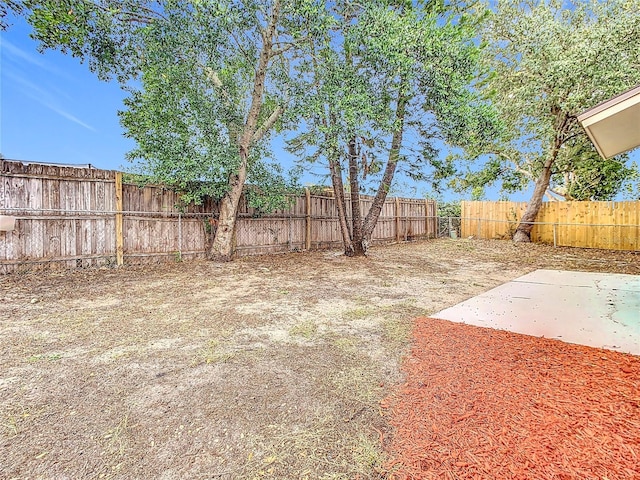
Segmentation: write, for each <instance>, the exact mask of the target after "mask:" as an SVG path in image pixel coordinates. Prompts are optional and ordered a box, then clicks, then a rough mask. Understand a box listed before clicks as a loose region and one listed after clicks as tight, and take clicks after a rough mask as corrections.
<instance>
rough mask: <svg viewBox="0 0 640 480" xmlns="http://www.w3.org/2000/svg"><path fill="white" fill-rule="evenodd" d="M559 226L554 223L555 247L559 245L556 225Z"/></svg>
mask: <svg viewBox="0 0 640 480" xmlns="http://www.w3.org/2000/svg"><path fill="white" fill-rule="evenodd" d="M557 226H558V224H557V223H554V224H553V247H554V248H555V247H557V246H558V236H557V232H556V227H557Z"/></svg>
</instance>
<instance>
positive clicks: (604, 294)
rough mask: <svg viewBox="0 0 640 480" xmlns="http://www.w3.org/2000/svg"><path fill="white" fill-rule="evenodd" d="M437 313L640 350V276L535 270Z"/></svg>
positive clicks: (519, 330) (503, 327)
mask: <svg viewBox="0 0 640 480" xmlns="http://www.w3.org/2000/svg"><path fill="white" fill-rule="evenodd" d="M433 317H434V318H440V319H443V320H450V321H452V322H461V323H467V324H470V325H477V326H480V327H488V328H496V329H500V330H508V331H511V332H516V333H522V334H525V335H532V336H537V337H546V338H555V339H558V340H562V341H565V342H569V343H577V344H580V345H587V346H591V347H598V348H606V349H609V350H617V351H620V352H626V353H631V354H634V355H640V276H639V275H623V274H607V273H589V272H568V271H560V270H537V271H535V272H532V273H529V274H527V275H524V276H522V277H520V278H517V279H515V280H513V281H511V282H508V283H505V284H504V285H501V286H499V287H497V288H494V289H493V290H489V291H488V292H485V293H483V294H481V295H478V296H476V297H473V298H471V299H469V300H467V301H465V302H462V303H459V304H458V305H455V306H453V307H451V308H447V309H446V310H443V311H441V312H439V313H436V314H435V315H433Z"/></svg>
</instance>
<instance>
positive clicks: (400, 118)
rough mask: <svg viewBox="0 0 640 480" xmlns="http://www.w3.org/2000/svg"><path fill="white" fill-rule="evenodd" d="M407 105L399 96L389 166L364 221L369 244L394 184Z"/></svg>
mask: <svg viewBox="0 0 640 480" xmlns="http://www.w3.org/2000/svg"><path fill="white" fill-rule="evenodd" d="M407 103H408V99H407V97H405V96H403V95H402V94H398V105H397V107H396V121H397V122H398V127H397V128H396V130H395V131H394V132H393V138H392V139H391V148H390V149H389V158H388V160H387V166H386V167H385V170H384V174H383V176H382V181H381V182H380V185H379V187H378V191H377V192H376V196H375V197H374V199H373V203H372V204H371V208H369V212H368V213H367V217H366V218H365V220H364V225H363V229H362V236H363V239H364V241H365V242H366V243H367V244H368V243H369V242H370V241H371V235H372V234H373V229H374V228H375V227H376V223H378V218H379V217H380V212H381V211H382V206H383V205H384V202H385V200H386V199H387V194H388V193H389V190H390V188H391V183H392V182H393V177H394V175H395V172H396V167H397V165H398V157H399V156H400V147H401V146H402V137H403V134H404V119H405V115H406V111H407Z"/></svg>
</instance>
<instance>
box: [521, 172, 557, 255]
mask: <svg viewBox="0 0 640 480" xmlns="http://www.w3.org/2000/svg"><path fill="white" fill-rule="evenodd" d="M550 179H551V165H549V166H547V165H546V164H545V166H544V167H543V169H542V172H541V173H540V177H539V178H538V180H537V181H536V186H535V188H534V189H533V195H532V196H531V200H529V203H528V204H527V208H526V210H525V211H524V215H522V218H521V219H520V223H519V224H518V228H516V231H515V233H514V234H513V241H514V242H517V243H528V242H531V230H532V229H533V224H532V223H525V222H535V221H536V217H537V216H538V212H539V211H540V207H541V206H542V200H543V198H544V193H545V192H546V191H547V188H548V187H549V180H550Z"/></svg>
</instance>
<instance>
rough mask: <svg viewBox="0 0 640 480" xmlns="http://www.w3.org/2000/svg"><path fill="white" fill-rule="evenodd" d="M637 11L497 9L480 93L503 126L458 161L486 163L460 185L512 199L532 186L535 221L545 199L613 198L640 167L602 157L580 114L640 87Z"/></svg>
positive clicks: (592, 0) (487, 31) (551, 2)
mask: <svg viewBox="0 0 640 480" xmlns="http://www.w3.org/2000/svg"><path fill="white" fill-rule="evenodd" d="M639 8H640V3H639V2H638V0H611V1H608V2H600V1H597V0H583V1H574V2H571V1H565V0H545V1H539V0H526V1H524V2H523V1H519V0H518V1H515V0H500V1H498V2H496V4H495V8H494V9H493V12H492V13H491V14H490V16H489V18H488V19H487V21H486V22H485V23H484V24H483V28H482V31H481V38H482V40H483V42H485V43H486V45H487V48H486V49H485V50H484V54H483V56H482V61H483V63H484V65H485V66H486V70H487V71H490V72H491V73H490V74H489V75H488V76H486V77H485V78H484V79H483V82H482V87H483V91H484V93H485V95H486V96H487V97H488V98H490V99H491V101H492V103H493V105H494V106H495V108H496V110H497V112H498V115H499V118H500V120H501V122H502V124H503V126H504V128H503V130H502V134H501V135H500V136H498V137H496V138H495V139H494V141H493V142H491V143H490V144H489V145H486V146H485V148H483V149H480V150H477V151H471V152H467V155H466V156H461V157H459V159H460V158H462V159H464V161H467V160H468V159H469V158H477V157H480V156H481V155H488V161H487V162H486V164H485V165H484V167H483V168H481V169H480V170H479V171H478V170H475V171H474V170H472V169H471V168H469V167H468V166H464V167H463V168H462V171H463V172H462V174H458V175H459V177H458V179H456V180H454V182H453V184H454V186H456V187H461V188H463V189H464V188H471V189H475V192H476V193H480V192H481V191H482V189H483V188H484V187H485V186H486V185H490V184H492V183H494V182H497V181H499V182H501V186H502V189H503V191H506V192H513V191H516V190H520V189H523V188H525V187H526V186H528V185H530V184H531V183H533V184H534V185H535V192H534V196H533V197H532V199H531V202H530V207H531V210H530V211H529V212H528V213H526V214H525V217H527V218H526V219H524V221H529V222H531V221H533V220H535V215H536V214H537V208H536V206H537V207H539V202H541V200H542V197H543V195H544V194H545V193H547V194H550V195H553V193H554V192H555V193H556V194H557V195H561V196H563V197H565V198H568V199H587V198H594V199H603V198H610V197H611V196H613V195H615V194H616V193H617V192H618V191H619V190H620V188H621V187H622V186H623V184H624V181H625V179H628V178H629V177H630V176H633V175H634V172H637V169H636V167H635V166H634V165H630V164H629V163H628V162H627V157H625V156H621V157H618V158H615V159H613V160H607V161H604V160H601V159H599V158H598V156H597V154H596V151H595V149H594V148H593V146H592V145H591V143H590V142H589V140H588V138H587V136H586V133H585V132H584V130H583V129H582V127H581V126H580V125H579V123H578V121H577V115H578V114H580V113H582V112H583V111H585V110H586V109H588V108H590V107H593V106H594V105H596V104H598V103H600V102H602V101H604V100H607V99H608V98H610V97H612V96H614V95H617V94H619V93H621V92H623V91H625V90H627V89H629V88H631V87H633V86H635V85H638V84H640V49H639V48H638V45H640V15H638V13H637V12H638V11H639ZM482 158H483V159H486V158H487V157H482ZM529 230H530V226H529ZM524 233H526V235H527V236H528V231H526V232H524Z"/></svg>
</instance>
